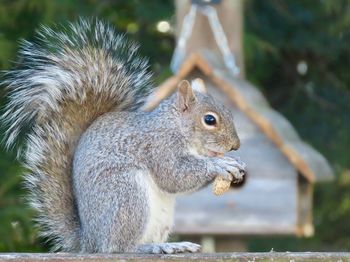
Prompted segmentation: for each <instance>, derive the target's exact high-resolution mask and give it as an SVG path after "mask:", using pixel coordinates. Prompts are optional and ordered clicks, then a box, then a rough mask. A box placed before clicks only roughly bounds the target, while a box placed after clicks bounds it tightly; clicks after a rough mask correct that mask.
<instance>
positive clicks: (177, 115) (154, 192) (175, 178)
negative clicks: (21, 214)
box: [2, 19, 244, 254]
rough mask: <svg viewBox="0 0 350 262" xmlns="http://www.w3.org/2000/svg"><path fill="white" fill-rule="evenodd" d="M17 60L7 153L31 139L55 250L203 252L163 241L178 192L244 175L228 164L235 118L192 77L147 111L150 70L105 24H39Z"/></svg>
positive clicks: (33, 191) (37, 189) (43, 223)
mask: <svg viewBox="0 0 350 262" xmlns="http://www.w3.org/2000/svg"><path fill="white" fill-rule="evenodd" d="M19 61H20V63H19V65H18V67H17V68H14V69H12V70H10V71H8V72H7V73H6V78H5V80H3V84H5V85H6V86H7V88H8V90H9V95H8V100H9V102H8V103H7V105H6V106H5V112H4V114H3V116H2V121H3V123H5V126H6V128H7V131H6V133H5V146H6V147H7V148H8V149H10V148H12V147H13V146H15V145H17V144H18V142H17V141H18V140H19V137H24V138H25V140H24V143H23V145H22V146H19V148H18V150H19V152H21V153H20V155H21V157H20V159H21V161H22V163H23V165H24V166H25V167H26V169H27V170H28V173H27V174H26V175H25V176H24V180H25V185H26V187H27V188H28V191H29V200H30V202H31V206H32V207H33V208H35V209H36V211H37V213H38V217H37V223H38V225H39V226H40V227H41V235H42V236H44V237H45V238H48V239H50V240H51V241H52V245H53V250H54V251H58V250H60V251H65V252H83V253H99V252H103V253H121V252H140V253H167V254H170V253H180V252H198V251H200V245H197V244H195V243H190V242H175V243H166V242H165V241H166V240H167V238H168V235H169V232H170V231H171V227H172V224H173V213H174V203H175V198H176V196H177V195H179V194H183V193H188V192H193V191H196V190H198V189H200V188H202V187H204V186H206V185H208V184H209V183H210V182H212V181H213V180H214V179H215V178H216V177H221V178H224V179H225V180H228V181H234V180H239V179H241V178H242V171H244V166H243V165H242V163H240V162H239V161H238V160H236V159H234V158H230V157H225V156H221V155H222V154H224V153H225V152H228V151H231V150H236V149H237V148H238V147H239V144H240V142H239V138H238V136H237V132H236V129H235V126H234V123H233V116H232V113H231V111H230V110H229V109H227V108H225V106H224V105H222V104H221V103H220V102H218V101H215V99H214V98H212V97H211V96H210V95H208V94H207V93H206V92H204V91H203V90H202V91H198V90H195V89H193V88H192V86H191V83H190V82H188V81H187V80H183V81H182V82H181V83H180V84H179V85H178V88H177V91H176V92H175V93H174V94H173V95H171V96H170V97H169V98H167V99H166V100H164V101H163V102H161V103H160V105H159V106H158V107H157V108H155V109H154V110H152V111H146V110H144V104H145V101H146V98H147V96H148V95H149V94H150V93H151V92H152V90H153V88H152V80H151V79H152V74H151V73H150V70H149V65H148V61H147V60H146V59H144V58H142V57H140V56H139V54H138V45H136V44H134V43H133V42H131V41H129V40H127V39H125V36H124V35H120V34H118V33H117V32H116V31H115V29H114V28H113V27H112V26H111V25H109V24H108V23H106V22H104V21H100V20H98V19H91V20H84V19H80V20H78V21H77V22H74V23H70V24H69V25H68V26H64V27H58V28H57V26H56V27H55V28H54V29H52V28H49V27H45V26H42V27H41V28H40V29H39V31H38V32H37V38H36V40H35V41H34V42H28V41H23V43H22V45H21V48H20V51H19ZM21 140H22V139H21Z"/></svg>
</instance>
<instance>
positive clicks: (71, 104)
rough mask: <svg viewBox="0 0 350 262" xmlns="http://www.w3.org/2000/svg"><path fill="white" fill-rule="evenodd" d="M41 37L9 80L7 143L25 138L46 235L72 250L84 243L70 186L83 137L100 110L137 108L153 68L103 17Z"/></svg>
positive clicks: (30, 180) (23, 52)
mask: <svg viewBox="0 0 350 262" xmlns="http://www.w3.org/2000/svg"><path fill="white" fill-rule="evenodd" d="M36 40H37V41H36V43H31V42H27V41H23V43H22V47H21V49H20V52H19V54H20V57H19V62H20V64H19V66H18V68H17V69H15V70H12V71H9V72H7V74H6V80H5V81H4V82H3V83H4V84H5V85H7V86H8V88H9V90H10V91H9V92H10V95H9V102H8V104H7V106H6V108H5V113H4V115H3V117H2V119H3V122H4V123H5V125H6V127H7V129H6V130H7V132H6V136H5V137H6V140H5V142H6V146H7V147H11V146H12V145H14V144H15V142H16V140H17V138H18V136H19V135H21V136H22V135H25V138H26V139H25V144H24V145H23V146H22V149H23V151H24V152H23V153H24V154H23V156H22V157H23V162H24V164H25V166H26V167H27V168H28V174H27V175H26V176H25V180H26V185H27V187H28V188H29V191H30V193H31V195H30V201H31V203H32V206H33V207H34V208H35V209H36V210H37V211H38V223H39V224H40V226H41V229H42V235H43V236H45V237H48V238H50V239H51V240H52V241H54V247H55V249H62V250H64V251H74V250H79V245H80V243H79V218H78V215H77V212H76V208H75V200H74V197H73V192H72V185H71V168H72V166H71V165H72V158H73V154H74V151H75V147H76V145H77V142H78V140H79V138H80V136H81V134H82V133H83V132H84V131H85V130H86V129H87V127H88V126H89V125H90V124H91V123H92V122H93V121H94V120H95V119H96V118H97V117H99V116H100V115H102V114H105V113H106V112H110V111H124V110H125V111H130V110H134V109H137V108H139V107H140V106H141V105H142V103H143V98H144V97H146V96H147V94H148V92H149V86H150V84H149V81H150V73H149V72H148V64H147V62H146V61H145V60H144V59H142V58H140V57H138V55H137V46H136V45H134V44H132V43H130V42H128V41H126V40H125V39H124V37H123V36H121V35H118V34H117V33H116V32H115V31H114V30H113V28H112V27H111V26H109V25H107V24H105V23H103V22H101V21H98V20H80V21H79V22H77V23H74V24H70V25H69V26H67V27H66V28H61V29H58V30H56V29H54V30H53V29H50V28H47V27H42V28H41V30H39V31H38V34H37V38H36ZM28 127H29V128H28Z"/></svg>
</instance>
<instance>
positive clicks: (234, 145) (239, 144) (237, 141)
mask: <svg viewBox="0 0 350 262" xmlns="http://www.w3.org/2000/svg"><path fill="white" fill-rule="evenodd" d="M240 146H241V142H240V141H239V139H237V140H236V141H235V142H234V144H233V145H232V147H231V149H230V150H229V151H234V150H237V149H238V148H239V147H240Z"/></svg>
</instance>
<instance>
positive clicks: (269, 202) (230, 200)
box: [173, 177, 297, 235]
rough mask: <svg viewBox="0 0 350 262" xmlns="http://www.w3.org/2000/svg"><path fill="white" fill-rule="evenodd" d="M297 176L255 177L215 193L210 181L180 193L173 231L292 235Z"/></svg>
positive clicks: (294, 223)
mask: <svg viewBox="0 0 350 262" xmlns="http://www.w3.org/2000/svg"><path fill="white" fill-rule="evenodd" d="M296 195H297V183H296V179H289V180H288V179H276V178H273V179H269V178H266V177H264V178H261V179H259V178H258V177H254V178H251V179H249V178H248V181H247V182H246V183H245V184H244V186H242V187H240V188H238V189H236V188H233V189H231V190H230V191H229V192H227V193H225V194H223V195H221V196H214V195H213V193H212V185H209V186H208V187H206V188H204V189H202V190H200V191H198V192H195V193H193V194H191V195H187V196H180V197H178V199H177V202H176V208H175V227H174V230H173V232H174V234H180V235H196V234H209V235H210V234H215V235H225V234H238V235H252V234H254V235H266V234H267V235H280V234H285V235H288V234H289V235H292V234H295V233H296V231H297V211H296V210H297V197H296Z"/></svg>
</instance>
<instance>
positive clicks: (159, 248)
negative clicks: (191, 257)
mask: <svg viewBox="0 0 350 262" xmlns="http://www.w3.org/2000/svg"><path fill="white" fill-rule="evenodd" d="M200 251H201V246H200V245H198V244H195V243H191V242H173V243H160V244H144V245H141V246H138V248H137V252H138V253H147V254H178V253H197V252H200Z"/></svg>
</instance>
